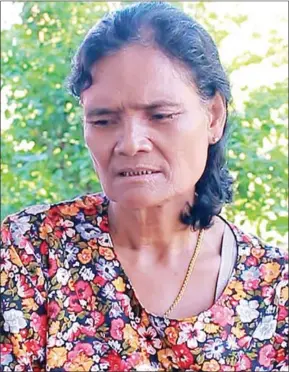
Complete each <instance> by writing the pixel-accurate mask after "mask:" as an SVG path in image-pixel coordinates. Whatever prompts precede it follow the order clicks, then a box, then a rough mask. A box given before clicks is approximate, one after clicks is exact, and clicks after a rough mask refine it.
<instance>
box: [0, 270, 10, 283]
mask: <svg viewBox="0 0 289 372" xmlns="http://www.w3.org/2000/svg"><path fill="white" fill-rule="evenodd" d="M7 279H8V274H7V273H6V272H5V271H2V272H1V274H0V283H1V285H3V286H4V285H5V284H6V283H7Z"/></svg>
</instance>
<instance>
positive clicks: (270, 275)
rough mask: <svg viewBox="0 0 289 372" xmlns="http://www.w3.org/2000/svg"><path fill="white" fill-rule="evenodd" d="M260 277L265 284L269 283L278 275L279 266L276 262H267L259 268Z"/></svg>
mask: <svg viewBox="0 0 289 372" xmlns="http://www.w3.org/2000/svg"><path fill="white" fill-rule="evenodd" d="M260 272H261V275H262V277H263V278H264V280H265V281H266V282H267V283H271V282H272V281H273V280H274V279H276V278H277V277H278V275H279V274H280V265H279V264H278V262H269V263H266V264H262V265H261V266H260Z"/></svg>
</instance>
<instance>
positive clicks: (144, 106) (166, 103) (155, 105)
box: [135, 100, 181, 111]
mask: <svg viewBox="0 0 289 372" xmlns="http://www.w3.org/2000/svg"><path fill="white" fill-rule="evenodd" d="M180 106H181V104H180V103H178V102H174V101H168V100H161V101H154V102H150V103H147V104H139V105H136V106H135V108H137V109H141V110H148V111H149V110H155V109H157V108H161V107H180Z"/></svg>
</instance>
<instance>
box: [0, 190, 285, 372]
mask: <svg viewBox="0 0 289 372" xmlns="http://www.w3.org/2000/svg"><path fill="white" fill-rule="evenodd" d="M108 204H109V200H108V199H107V198H106V197H105V196H104V195H103V194H93V195H85V196H82V197H79V198H76V199H74V200H71V201H65V202H61V203H58V204H54V205H40V206H32V207H29V208H26V209H25V210H23V211H22V212H20V213H18V214H15V215H12V216H10V217H8V218H7V219H6V221H4V223H3V228H2V241H3V247H2V249H1V314H0V315H1V316H0V330H1V333H0V335H1V336H0V345H1V352H0V355H1V363H0V364H1V367H0V370H1V371H34V372H35V371H51V372H56V371H57V372H60V371H72V372H80V371H130V370H136V371H160V370H167V371H176V370H180V369H182V370H190V371H281V370H282V371H283V370H284V371H287V370H288V354H287V352H288V349H287V343H288V267H287V268H286V265H288V264H287V262H288V260H287V258H286V254H285V253H284V252H283V251H281V250H279V249H277V248H273V247H271V246H268V245H266V244H264V243H262V242H261V241H260V240H259V239H258V238H256V237H254V236H251V235H247V234H244V233H243V232H242V231H240V230H239V229H238V228H237V227H235V226H234V225H230V226H231V229H232V231H233V232H234V235H235V238H236V242H237V246H238V254H237V260H236V263H235V266H234V270H233V273H232V275H231V277H230V279H229V282H228V284H227V286H226V288H225V290H224V291H223V293H222V294H221V296H220V297H219V299H218V300H217V301H216V302H215V303H214V304H213V306H212V307H211V308H209V309H208V310H207V311H204V312H201V313H200V314H198V315H196V316H192V317H190V318H186V319H180V320H177V319H168V318H164V317H161V316H156V315H154V314H151V313H149V312H148V311H146V309H144V308H143V307H142V306H141V304H140V302H139V301H138V299H137V297H136V294H135V292H134V289H133V288H132V285H131V283H130V281H129V279H128V277H127V276H126V274H125V272H124V271H123V268H122V267H121V264H120V262H119V260H118V258H117V256H116V255H115V252H114V249H113V244H112V240H111V238H110V235H109V225H108V216H107V206H108ZM192 300H193V299H192Z"/></svg>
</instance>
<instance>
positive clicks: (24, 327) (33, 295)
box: [0, 214, 47, 372]
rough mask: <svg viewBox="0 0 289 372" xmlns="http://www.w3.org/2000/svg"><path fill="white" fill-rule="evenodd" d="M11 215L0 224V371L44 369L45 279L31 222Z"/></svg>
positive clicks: (26, 218)
mask: <svg viewBox="0 0 289 372" xmlns="http://www.w3.org/2000/svg"><path fill="white" fill-rule="evenodd" d="M33 218H34V220H35V216H28V215H25V214H24V215H22V216H21V215H14V216H12V217H10V218H8V219H6V221H4V223H3V225H2V228H1V253H0V254H1V271H0V273H1V274H0V275H1V276H0V279H1V281H0V290H1V292H0V293H1V308H0V348H1V351H0V371H25V372H27V371H29V372H30V371H33V372H36V371H37V372H38V371H44V370H45V346H46V324H47V314H46V280H45V272H44V270H43V267H44V266H43V262H41V261H42V260H43V257H42V255H41V254H40V248H39V247H38V246H37V238H36V239H35V238H33V244H32V240H31V239H30V234H34V236H35V226H34V225H33V223H34V222H33V221H32V220H33Z"/></svg>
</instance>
